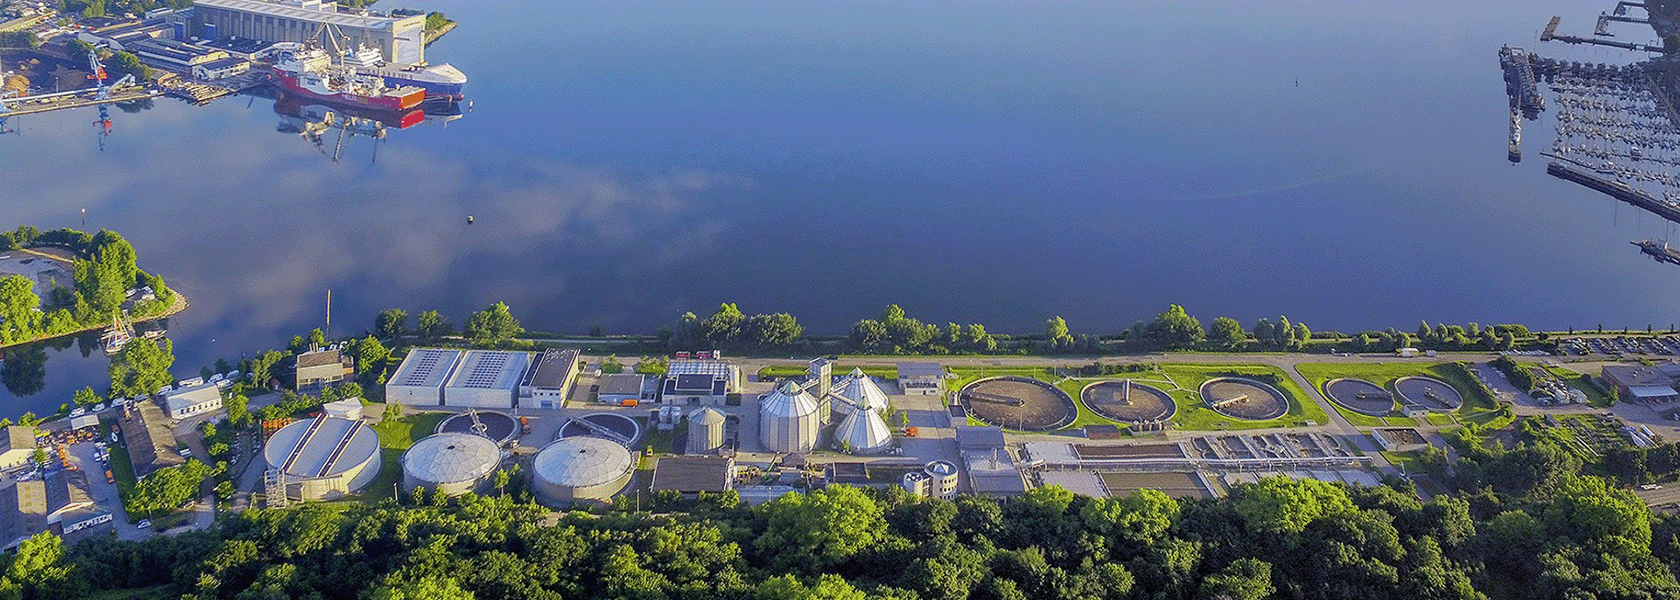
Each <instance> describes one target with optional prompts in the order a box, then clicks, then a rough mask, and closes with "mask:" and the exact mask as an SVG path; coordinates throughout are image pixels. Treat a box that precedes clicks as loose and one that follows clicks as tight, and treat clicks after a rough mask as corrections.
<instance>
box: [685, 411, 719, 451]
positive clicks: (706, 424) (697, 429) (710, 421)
mask: <svg viewBox="0 0 1680 600" xmlns="http://www.w3.org/2000/svg"><path fill="white" fill-rule="evenodd" d="M727 420H728V419H726V418H725V417H724V416H723V413H721V412H718V410H717V409H715V408H712V407H710V406H708V407H706V408H702V409H700V410H697V411H694V412H693V413H692V414H690V415H688V453H689V454H711V453H713V452H717V450H718V449H719V448H722V447H723V423H724V421H727Z"/></svg>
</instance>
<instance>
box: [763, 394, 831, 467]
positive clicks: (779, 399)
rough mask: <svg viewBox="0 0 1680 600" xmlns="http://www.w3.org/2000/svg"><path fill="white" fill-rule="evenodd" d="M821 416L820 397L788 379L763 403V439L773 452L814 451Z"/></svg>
mask: <svg viewBox="0 0 1680 600" xmlns="http://www.w3.org/2000/svg"><path fill="white" fill-rule="evenodd" d="M820 419H821V416H820V415H818V414H817V401H816V399H814V398H812V397H811V395H810V394H808V393H805V390H802V389H800V388H799V386H798V385H797V384H795V383H793V382H792V381H784V382H782V385H781V386H780V387H777V388H776V391H774V392H770V394H769V395H767V396H765V397H764V400H763V401H762V402H761V403H760V404H759V407H758V437H759V441H760V442H762V443H763V444H764V447H765V448H768V449H769V450H770V451H772V452H782V453H794V452H810V451H811V449H812V448H815V447H816V446H817V430H818V428H819V427H820V423H819V421H820Z"/></svg>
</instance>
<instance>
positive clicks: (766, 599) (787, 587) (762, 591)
mask: <svg viewBox="0 0 1680 600" xmlns="http://www.w3.org/2000/svg"><path fill="white" fill-rule="evenodd" d="M753 599H754V600H869V595H868V594H865V593H863V592H861V591H858V590H857V588H854V587H852V584H850V583H848V582H847V581H846V580H845V579H842V578H841V577H840V576H839V575H835V574H832V573H828V574H824V575H823V576H821V577H818V578H817V582H816V585H813V586H806V585H805V584H803V583H800V581H799V580H798V579H794V578H793V576H792V575H781V576H779V577H771V578H769V579H766V580H764V581H762V582H759V584H758V588H757V589H755V590H754V591H753Z"/></svg>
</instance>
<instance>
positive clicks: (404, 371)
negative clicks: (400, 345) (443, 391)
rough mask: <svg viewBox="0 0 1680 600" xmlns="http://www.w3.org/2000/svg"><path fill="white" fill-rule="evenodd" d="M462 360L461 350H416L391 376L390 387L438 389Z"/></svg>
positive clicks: (410, 353) (409, 354)
mask: <svg viewBox="0 0 1680 600" xmlns="http://www.w3.org/2000/svg"><path fill="white" fill-rule="evenodd" d="M460 358H461V351H460V350H450V349H448V348H415V349H414V350H413V351H411V352H409V353H408V356H407V357H405V358H403V361H402V365H400V366H398V367H397V373H396V374H395V375H392V376H391V379H390V385H401V386H417V387H434V388H435V387H438V386H440V385H443V380H444V378H445V377H448V376H449V373H450V370H451V369H454V368H455V363H456V362H457V361H459V360H460Z"/></svg>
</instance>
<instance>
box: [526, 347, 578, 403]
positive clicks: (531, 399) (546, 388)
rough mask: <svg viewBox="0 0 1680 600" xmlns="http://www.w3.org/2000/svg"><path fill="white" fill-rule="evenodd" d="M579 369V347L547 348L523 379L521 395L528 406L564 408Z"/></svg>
mask: <svg viewBox="0 0 1680 600" xmlns="http://www.w3.org/2000/svg"><path fill="white" fill-rule="evenodd" d="M577 372H578V351H577V350H555V349H552V348H551V349H548V350H544V351H543V353H542V354H541V355H539V356H537V359H536V360H535V361H533V363H532V365H531V371H530V372H529V373H526V374H525V380H524V381H522V382H520V384H519V397H520V398H521V399H522V401H523V402H524V404H525V405H526V406H527V407H528V408H564V407H565V406H566V396H567V395H568V394H570V393H571V389H572V383H573V382H575V381H577Z"/></svg>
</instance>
